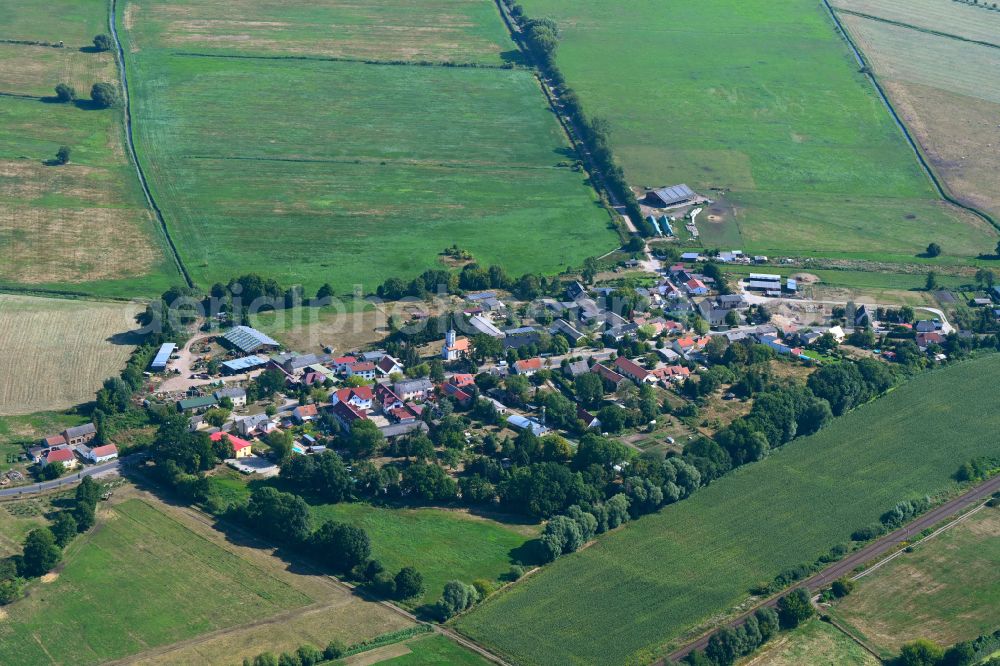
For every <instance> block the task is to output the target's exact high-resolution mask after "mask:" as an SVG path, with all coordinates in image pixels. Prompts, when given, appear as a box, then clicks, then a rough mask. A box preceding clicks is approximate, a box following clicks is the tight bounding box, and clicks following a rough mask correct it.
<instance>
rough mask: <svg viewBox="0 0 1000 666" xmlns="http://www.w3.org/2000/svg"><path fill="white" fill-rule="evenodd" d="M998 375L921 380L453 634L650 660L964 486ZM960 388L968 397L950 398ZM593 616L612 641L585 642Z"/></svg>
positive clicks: (525, 585) (581, 655)
mask: <svg viewBox="0 0 1000 666" xmlns="http://www.w3.org/2000/svg"><path fill="white" fill-rule="evenodd" d="M998 371H1000V356H996V355H993V356H987V357H981V358H979V359H976V360H974V361H968V362H964V363H960V364H956V365H953V366H950V367H947V368H945V369H941V370H935V371H931V372H927V373H924V374H922V375H919V376H917V377H916V378H914V379H911V380H910V381H909V382H908V383H906V384H904V385H902V386H900V387H898V388H896V389H895V390H893V391H892V392H890V393H889V394H887V395H886V396H884V397H882V398H879V399H878V400H876V401H874V402H872V403H869V404H867V405H865V406H862V407H860V408H858V409H856V410H854V411H853V412H851V413H850V414H848V415H846V416H844V417H842V418H839V419H837V420H835V421H834V422H833V423H832V424H831V425H829V426H827V427H826V428H824V429H823V430H821V431H820V432H819V433H817V434H816V435H813V436H811V437H806V438H802V439H799V440H796V441H794V442H791V443H789V444H786V445H785V446H784V448H782V449H781V450H779V451H777V452H775V453H773V454H772V455H771V456H770V457H768V458H767V459H765V460H763V461H761V462H759V463H754V464H752V465H747V466H745V467H743V468H741V469H739V470H737V471H735V472H733V473H731V474H729V475H727V476H726V477H723V478H721V479H718V480H716V481H714V482H713V483H712V484H711V485H709V486H707V487H705V488H702V489H700V490H698V492H696V493H695V494H694V495H693V496H692V497H690V498H689V499H686V500H684V501H681V502H678V503H676V504H672V505H670V506H667V507H665V508H663V509H661V510H660V511H659V512H658V513H655V514H651V515H649V516H646V517H643V518H640V519H639V520H635V521H632V522H629V523H626V524H625V525H624V526H623V527H622V528H621V529H620V530H617V531H615V532H613V533H611V534H608V535H605V536H602V537H601V538H599V539H598V540H597V542H596V543H594V544H593V545H592V546H590V547H589V548H586V549H584V550H582V551H580V552H577V553H574V554H572V555H567V556H565V557H562V558H560V559H558V560H556V561H555V562H554V563H552V564H551V565H548V566H547V567H545V568H544V569H543V570H542V571H540V572H538V573H537V574H535V575H533V576H531V577H530V578H528V579H527V580H526V581H524V582H521V583H518V584H517V585H515V586H513V587H512V588H510V589H509V591H507V592H505V593H502V594H500V595H497V596H496V597H495V598H493V599H491V600H490V601H487V602H486V603H485V604H483V605H482V606H480V607H478V608H476V609H474V610H472V611H471V612H470V613H468V614H466V615H463V616H462V617H461V618H460V619H459V620H458V621H457V623H456V626H457V627H458V628H459V629H461V630H462V631H463V632H467V633H468V634H469V635H471V636H472V637H474V638H476V639H477V640H480V641H482V642H483V643H484V644H485V645H487V646H490V647H492V648H495V649H496V650H499V651H500V652H501V653H503V654H505V655H507V656H509V657H510V658H512V659H513V660H515V661H516V662H518V663H520V664H549V663H554V662H560V663H567V662H569V661H576V662H579V663H593V664H621V663H623V662H628V661H630V660H632V661H636V662H645V661H649V660H651V657H652V656H653V655H654V654H657V653H658V652H659V650H658V648H661V646H663V645H664V644H667V643H671V642H673V643H674V644H677V643H679V642H680V637H681V636H683V635H685V633H686V632H689V631H691V630H692V629H694V628H695V627H697V626H699V625H703V624H704V623H708V624H711V625H715V624H717V623H718V622H719V621H720V620H721V618H722V617H723V616H724V615H725V614H726V613H727V612H729V611H730V610H731V609H733V608H734V607H735V606H737V605H739V604H741V603H743V602H744V601H746V600H747V598H748V596H749V590H750V588H751V587H752V586H754V585H756V584H758V583H760V582H761V581H768V580H771V579H773V577H774V576H775V575H777V574H778V573H780V572H781V571H783V570H784V569H786V568H788V567H793V566H796V565H798V564H802V563H805V562H814V561H815V560H816V558H817V557H819V556H820V555H822V554H824V553H827V552H828V551H829V549H830V548H831V547H832V546H834V545H836V544H838V543H844V542H847V541H848V540H849V539H850V535H851V533H852V532H853V531H854V530H856V529H858V528H859V527H862V526H864V525H867V524H870V523H871V522H872V521H875V520H878V517H879V515H881V514H882V513H883V512H884V511H886V510H887V509H888V508H890V507H891V506H893V505H894V504H895V503H896V502H899V501H901V500H904V499H909V498H913V497H920V496H923V495H927V494H934V493H936V492H940V491H953V490H956V487H957V485H956V483H955V481H954V480H953V478H952V475H953V474H954V473H955V471H956V468H957V467H958V465H959V464H961V462H963V461H966V460H969V459H970V458H973V457H975V456H979V455H987V454H990V453H995V451H996V445H995V440H994V439H993V438H992V435H991V434H992V433H993V432H994V430H995V429H996V427H997V425H998V424H1000V410H998V409H997V407H998V405H1000V397H998V396H997V394H996V392H995V391H993V390H992V388H991V387H992V386H993V384H994V383H995V377H996V374H995V373H996V372H998ZM956 392H960V393H961V394H962V395H963V396H964V398H965V399H964V401H962V402H958V401H955V400H949V399H948V398H949V396H953V395H955V393H956ZM970 413H975V414H976V415H977V418H976V419H969V418H968V414H970ZM861 430H863V431H864V432H865V433H866V436H865V437H858V436H857V433H858V432H860V431H861ZM595 622H600V623H601V626H602V631H604V632H605V634H606V635H607V636H609V637H610V638H609V639H608V640H604V641H600V642H594V641H593V640H588V638H589V637H590V635H591V633H592V632H591V628H592V627H593V626H594V623H595Z"/></svg>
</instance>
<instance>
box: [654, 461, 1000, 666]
mask: <svg viewBox="0 0 1000 666" xmlns="http://www.w3.org/2000/svg"><path fill="white" fill-rule="evenodd" d="M998 491H1000V476H996V477H993V478H992V479H990V480H989V481H986V482H985V483H982V484H980V485H978V486H976V487H975V488H972V489H970V490H968V491H966V492H965V493H963V494H962V495H959V496H958V497H956V498H955V499H953V500H950V501H948V502H945V503H944V504H942V505H941V506H939V507H937V508H936V509H932V510H931V511H928V512H927V513H925V514H924V515H922V516H920V517H919V518H917V519H916V520H914V521H913V522H911V523H910V524H908V525H906V526H904V527H901V528H899V529H898V530H896V531H895V532H892V533H890V534H887V535H885V536H884V537H882V538H881V539H878V540H876V541H874V542H872V543H870V544H869V545H868V546H866V547H864V548H862V549H861V550H858V551H855V552H853V553H851V554H850V555H848V556H847V557H845V558H844V559H842V560H840V561H839V562H835V563H834V564H831V565H830V566H829V567H827V568H826V569H824V570H822V571H820V572H819V573H817V574H815V575H814V576H811V577H810V578H807V579H806V580H804V581H802V582H801V583H799V584H798V585H795V586H794V587H793V588H790V589H795V588H799V587H802V588H805V589H806V590H809V591H812V592H815V591H817V590H820V589H822V588H824V587H826V586H827V585H829V584H830V583H832V582H833V581H835V580H837V579H838V578H841V577H843V576H847V575H850V574H851V573H852V572H853V571H854V570H855V569H856V568H857V567H859V566H863V565H864V564H865V563H866V562H869V561H871V560H873V559H875V558H877V557H879V556H881V555H883V554H884V553H886V552H888V551H890V550H892V549H893V548H896V547H897V546H899V544H900V543H903V542H904V541H910V540H911V539H912V538H913V537H914V535H918V534H920V532H922V531H923V530H925V529H927V528H928V527H933V526H934V525H936V524H938V523H939V522H941V521H942V520H944V519H946V518H949V517H951V516H953V515H955V514H957V513H960V512H962V511H964V510H965V509H967V508H968V507H969V506H971V505H973V504H981V503H982V502H983V501H984V500H985V499H987V498H988V497H989V496H990V495H992V494H993V493H995V492H998ZM788 591H789V590H783V591H782V592H781V593H780V594H778V595H775V596H773V597H771V598H769V599H767V600H766V601H764V602H762V603H760V604H757V605H756V606H754V607H753V608H751V609H749V610H748V611H746V612H745V613H743V614H742V615H740V616H739V617H738V618H736V619H734V620H732V621H731V622H730V623H729V624H728V626H730V627H733V628H735V627H738V626H739V625H741V624H742V623H743V621H744V620H746V619H747V618H748V617H749V616H750V615H752V614H753V613H754V612H756V611H757V610H758V609H759V608H764V607H774V606H776V605H777V604H778V599H779V598H780V597H781V596H783V595H784V594H786V593H787V592H788ZM718 628H719V627H716V628H715V629H712V631H710V632H708V633H707V634H704V635H703V636H701V637H700V638H698V639H697V640H696V641H694V642H692V643H688V644H687V645H685V646H684V647H682V648H680V649H679V650H676V651H674V652H673V653H671V655H670V659H672V660H674V661H680V660H681V659H683V658H684V657H686V656H687V655H688V653H690V652H692V651H694V650H703V649H704V648H705V646H706V645H708V639H709V638H710V637H711V636H712V634H714V633H715V631H716V630H717V629H718ZM665 663H666V662H664V661H663V660H661V661H659V662H657V666H665Z"/></svg>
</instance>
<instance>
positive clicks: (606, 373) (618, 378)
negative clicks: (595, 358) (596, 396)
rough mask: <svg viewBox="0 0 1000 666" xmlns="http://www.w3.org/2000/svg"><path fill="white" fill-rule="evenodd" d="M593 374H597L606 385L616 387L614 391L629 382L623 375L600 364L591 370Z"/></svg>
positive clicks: (596, 364)
mask: <svg viewBox="0 0 1000 666" xmlns="http://www.w3.org/2000/svg"><path fill="white" fill-rule="evenodd" d="M590 371H591V372H593V373H596V374H597V376H598V377H600V378H601V379H603V380H604V383H605V384H608V385H611V386H612V387H614V390H615V391H617V390H619V389H620V388H621V387H622V386H624V385H625V382H627V381H628V379H626V378H625V377H624V376H623V375H620V374H618V373H617V372H615V371H614V370H612V369H611V368H609V367H607V366H605V365H602V364H600V363H595V364H594V367H592V368H591V369H590Z"/></svg>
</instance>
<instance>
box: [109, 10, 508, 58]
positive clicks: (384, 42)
mask: <svg viewBox="0 0 1000 666" xmlns="http://www.w3.org/2000/svg"><path fill="white" fill-rule="evenodd" d="M125 17H126V21H127V25H129V26H135V25H138V24H140V23H148V22H152V23H156V24H157V25H158V26H159V27H158V30H157V34H156V36H155V40H156V42H157V43H162V44H164V45H166V46H168V47H171V48H174V49H177V50H186V51H197V52H220V51H221V52H227V53H244V54H246V53H249V54H251V55H259V54H272V55H285V56H289V55H291V56H313V57H317V56H321V57H327V58H344V59H360V60H377V61H386V60H391V61H401V62H435V63H446V62H447V63H475V64H480V65H493V66H496V65H500V64H502V63H503V62H505V60H506V59H508V58H510V57H512V54H511V53H510V52H511V50H512V49H513V45H512V44H511V43H510V38H509V37H508V35H507V33H506V30H505V28H504V25H503V23H501V22H500V20H499V15H498V13H497V8H496V6H495V5H494V4H493V3H492V2H491V1H490V0H421V2H419V3H413V2H410V1H409V0H378V1H377V2H365V3H354V2H345V1H343V0H324V1H323V2H310V3H304V2H303V3H274V2H268V1H266V0H235V1H234V2H230V3H228V4H227V11H226V12H225V13H224V14H223V13H220V12H219V7H218V4H216V3H215V2H214V1H213V0H183V1H182V2H171V3H169V4H164V3H160V2H149V1H148V0H142V1H140V2H132V3H130V4H129V6H128V9H127V10H126V14H125ZM153 45H154V43H153V41H149V42H147V41H145V40H144V39H142V38H138V39H136V41H135V46H136V48H139V49H142V48H144V47H146V46H153Z"/></svg>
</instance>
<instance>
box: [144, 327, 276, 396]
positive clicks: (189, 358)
mask: <svg viewBox="0 0 1000 666" xmlns="http://www.w3.org/2000/svg"><path fill="white" fill-rule="evenodd" d="M212 337H215V334H214V333H206V334H201V335H196V336H194V337H193V338H191V339H190V340H188V341H187V344H185V345H184V348H183V349H181V350H180V351H179V352H177V355H178V356H179V357H180V358H178V359H176V360H173V361H170V365H169V367H170V373H169V374H168V375H167V378H166V379H165V380H163V383H162V384H160V386H159V388H158V389H157V390H156V392H157V393H186V392H187V390H188V389H189V388H192V387H198V386H209V385H211V384H215V383H216V382H218V381H219V379H218V378H216V379H190V377H191V367H192V366H193V365H194V361H195V359H196V358H197V357H198V356H199V354H198V353H196V352H194V351H193V348H194V346H195V345H197V344H198V343H200V342H201V341H203V340H205V339H207V338H212ZM174 370H179V371H180V374H176V373H174V372H173V371H174ZM261 372H263V370H251V371H250V372H246V373H243V374H241V375H232V376H231V377H226V378H225V379H223V380H222V381H223V382H230V383H234V382H242V381H249V380H250V379H253V378H254V377H256V376H257V375H259V374H260V373H261Z"/></svg>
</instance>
